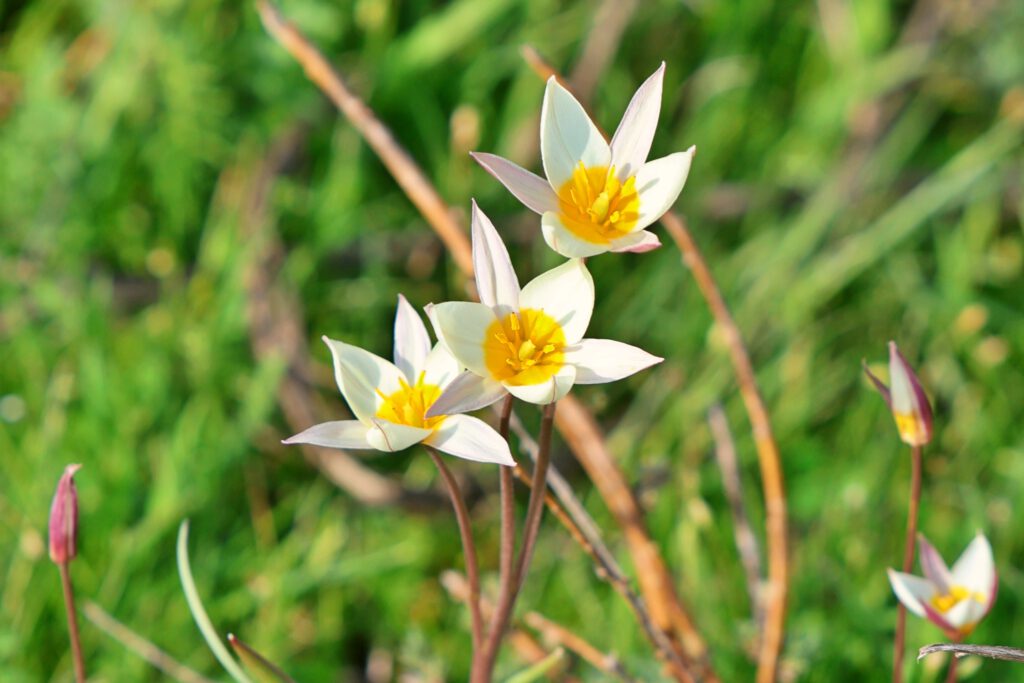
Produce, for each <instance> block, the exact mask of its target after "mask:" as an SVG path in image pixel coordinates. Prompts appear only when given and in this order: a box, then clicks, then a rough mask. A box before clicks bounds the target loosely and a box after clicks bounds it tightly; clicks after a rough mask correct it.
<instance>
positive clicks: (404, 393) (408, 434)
mask: <svg viewBox="0 0 1024 683" xmlns="http://www.w3.org/2000/svg"><path fill="white" fill-rule="evenodd" d="M323 339H324V342H325V343H326V344H327V346H328V347H329V348H330V350H331V355H332V356H333V358H334V377H335V380H336V381H337V383H338V388H339V389H340V390H341V394H342V396H344V397H345V400H346V401H347V402H348V405H349V407H350V408H351V409H352V413H353V414H354V415H355V417H356V419H355V420H341V421H335V422H324V423H322V424H318V425H315V426H313V427H310V428H309V429H307V430H305V431H304V432H301V433H299V434H296V435H295V436H293V437H291V438H290V439H286V440H285V441H284V443H286V444H294V443H306V444H312V445H315V446H327V447H329V448H373V449H376V450H379V451H388V452H394V451H400V450H403V449H405V448H408V447H409V446H412V445H413V444H417V443H423V444H426V445H427V446H431V447H433V448H436V449H437V450H439V451H444V452H445V453H450V454H451V455H454V456H457V457H460V458H465V459H466V460H475V461H478V462H489V463H498V464H501V465H514V464H515V461H514V460H513V459H512V454H511V453H510V452H509V448H508V444H507V443H506V442H505V440H504V439H503V438H501V436H500V435H499V434H498V433H497V432H496V431H495V430H494V429H492V428H491V427H490V426H489V425H488V424H487V423H485V422H483V421H482V420H479V419H477V418H475V417H470V416H468V415H455V414H431V415H430V416H427V415H426V413H427V411H428V410H429V409H430V408H431V406H432V405H433V404H434V402H435V401H436V400H437V398H438V397H439V396H440V395H441V393H442V391H443V390H444V389H445V387H447V386H448V384H449V383H450V382H451V381H452V380H453V379H454V378H455V377H456V376H457V375H458V374H459V371H460V370H461V367H460V366H459V364H458V362H456V360H455V358H453V357H452V354H451V353H450V352H449V351H448V349H447V348H445V346H444V344H441V343H438V344H436V345H435V346H434V347H433V349H431V347H430V337H429V336H428V335H427V329H426V327H425V326H424V325H423V321H422V320H420V317H419V315H417V314H416V312H415V311H414V310H413V308H412V306H410V305H409V302H408V301H406V300H405V297H403V296H401V295H400V296H399V299H398V310H397V312H396V315H395V354H394V355H395V362H394V363H393V364H392V363H389V362H388V361H386V360H384V359H383V358H381V357H379V356H376V355H374V354H372V353H370V352H369V351H364V350H363V349H361V348H359V347H356V346H352V345H350V344H345V343H343V342H340V341H336V340H334V339H328V338H327V337H324V338H323Z"/></svg>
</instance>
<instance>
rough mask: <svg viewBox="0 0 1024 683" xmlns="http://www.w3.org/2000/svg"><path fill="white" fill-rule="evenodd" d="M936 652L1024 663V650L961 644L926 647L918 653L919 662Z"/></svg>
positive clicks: (938, 644)
mask: <svg viewBox="0 0 1024 683" xmlns="http://www.w3.org/2000/svg"><path fill="white" fill-rule="evenodd" d="M936 652H952V653H953V655H954V656H955V657H957V658H960V657H967V656H969V655H977V656H978V657H987V658H988V659H999V660H1002V661H1004V662H1024V650H1021V649H1019V648H1016V647H1008V646H1006V645H961V644H959V643H936V644H934V645H925V646H924V647H922V648H921V649H920V650H918V651H917V661H921V660H922V659H924V658H925V657H927V656H928V655H931V654H935V653H936Z"/></svg>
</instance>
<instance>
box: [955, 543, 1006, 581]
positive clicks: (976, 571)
mask: <svg viewBox="0 0 1024 683" xmlns="http://www.w3.org/2000/svg"><path fill="white" fill-rule="evenodd" d="M952 573H953V582H954V583H955V584H957V585H960V586H963V587H964V588H967V589H969V590H971V591H975V592H978V593H981V594H982V595H985V596H988V595H990V594H991V593H992V587H993V585H994V584H995V580H996V566H995V561H994V560H993V559H992V546H991V545H989V542H988V539H987V538H985V536H984V534H978V535H977V536H975V537H974V540H973V541H971V543H970V545H968V546H967V549H966V550H964V552H963V554H962V555H960V557H959V558H958V559H957V561H956V562H955V563H954V564H953V570H952Z"/></svg>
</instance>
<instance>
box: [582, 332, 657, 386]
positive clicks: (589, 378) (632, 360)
mask: <svg viewBox="0 0 1024 683" xmlns="http://www.w3.org/2000/svg"><path fill="white" fill-rule="evenodd" d="M663 360H665V359H664V358H659V357H658V356H653V355H651V354H649V353H647V352H646V351H644V350H643V349H638V348H637V347H635V346H630V345H629V344H623V343H622V342H617V341H612V340H611V339H584V340H582V341H581V342H579V343H578V344H575V345H573V346H570V347H569V348H567V349H566V350H565V362H566V363H571V364H572V365H575V366H576V383H577V384H603V383H605V382H614V381H615V380H617V379H622V378H623V377H629V376H630V375H632V374H634V373H637V372H640V371H641V370H643V369H644V368H649V367H651V366H652V365H655V364H657V363H660V362H661V361H663Z"/></svg>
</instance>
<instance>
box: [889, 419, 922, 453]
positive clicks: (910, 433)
mask: <svg viewBox="0 0 1024 683" xmlns="http://www.w3.org/2000/svg"><path fill="white" fill-rule="evenodd" d="M892 415H893V417H894V418H895V419H896V429H897V431H899V433H900V438H901V439H902V440H903V442H904V443H908V444H910V445H911V446H923V445H924V444H926V443H928V436H927V433H926V431H925V426H924V421H922V420H921V419H920V417H919V416H918V415H917V414H916V413H896V412H894V413H893V414H892Z"/></svg>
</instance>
